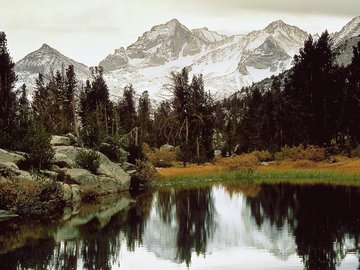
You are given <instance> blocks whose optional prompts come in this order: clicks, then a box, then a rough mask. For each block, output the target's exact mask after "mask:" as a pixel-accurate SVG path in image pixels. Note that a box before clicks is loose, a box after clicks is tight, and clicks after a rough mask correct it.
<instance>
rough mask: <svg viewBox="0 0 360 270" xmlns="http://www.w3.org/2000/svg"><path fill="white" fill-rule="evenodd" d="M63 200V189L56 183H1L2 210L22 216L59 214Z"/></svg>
mask: <svg viewBox="0 0 360 270" xmlns="http://www.w3.org/2000/svg"><path fill="white" fill-rule="evenodd" d="M62 198H63V191H62V187H61V185H60V184H59V183H57V182H55V181H50V180H45V181H18V180H6V181H0V209H5V210H9V211H13V212H15V213H16V214H18V215H21V216H43V215H48V214H51V215H53V214H54V215H56V214H59V213H60V212H61V211H60V210H61V209H62V207H63V206H64V201H63V199H62Z"/></svg>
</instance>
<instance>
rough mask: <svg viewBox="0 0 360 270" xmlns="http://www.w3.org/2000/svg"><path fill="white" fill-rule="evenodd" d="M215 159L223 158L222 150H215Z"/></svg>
mask: <svg viewBox="0 0 360 270" xmlns="http://www.w3.org/2000/svg"><path fill="white" fill-rule="evenodd" d="M214 157H215V158H221V150H214Z"/></svg>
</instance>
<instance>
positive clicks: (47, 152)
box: [17, 125, 55, 169]
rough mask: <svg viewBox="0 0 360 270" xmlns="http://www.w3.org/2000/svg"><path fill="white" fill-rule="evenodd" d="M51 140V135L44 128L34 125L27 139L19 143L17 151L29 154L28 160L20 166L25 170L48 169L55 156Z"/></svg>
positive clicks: (26, 136) (27, 134)
mask: <svg viewBox="0 0 360 270" xmlns="http://www.w3.org/2000/svg"><path fill="white" fill-rule="evenodd" d="M50 140H51V135H50V134H49V133H47V132H46V131H45V129H44V128H43V127H42V126H39V125H32V126H31V127H30V128H29V130H28V131H27V133H26V135H25V137H24V138H23V139H22V140H21V141H20V142H18V147H17V149H18V150H20V151H23V152H26V153H28V157H27V159H26V160H25V162H22V163H21V164H20V167H21V168H23V169H30V168H33V169H42V168H46V167H47V165H48V164H49V163H50V162H51V160H52V158H53V157H54V154H55V152H54V149H53V148H52V147H51V144H50Z"/></svg>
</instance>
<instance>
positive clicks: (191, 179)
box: [155, 156, 360, 186]
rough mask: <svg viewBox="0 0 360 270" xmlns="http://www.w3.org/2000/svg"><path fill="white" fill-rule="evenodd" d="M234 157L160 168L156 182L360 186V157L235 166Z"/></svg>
mask: <svg viewBox="0 0 360 270" xmlns="http://www.w3.org/2000/svg"><path fill="white" fill-rule="evenodd" d="M235 164H236V163H235V162H234V160H233V159H231V158H228V159H226V158H223V159H221V160H218V161H216V162H214V163H208V164H205V165H201V166H198V165H189V166H187V167H185V168H184V167H181V164H175V166H174V167H170V168H158V170H157V171H158V174H159V179H158V180H157V181H156V183H155V185H160V186H162V185H186V184H191V183H196V182H200V181H206V182H211V181H243V182H251V183H259V184H260V183H281V182H284V183H285V182H286V183H294V184H333V185H352V186H353V185H356V186H360V159H359V158H354V159H349V158H346V157H343V156H338V157H336V162H332V163H330V162H328V161H322V162H313V161H309V160H297V161H292V160H283V161H272V162H262V163H257V164H250V165H249V164H247V165H246V166H240V167H239V168H236V167H235V169H234V166H235Z"/></svg>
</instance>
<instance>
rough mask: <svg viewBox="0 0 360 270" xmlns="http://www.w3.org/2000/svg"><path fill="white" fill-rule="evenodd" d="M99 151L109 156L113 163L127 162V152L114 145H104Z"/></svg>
mask: <svg viewBox="0 0 360 270" xmlns="http://www.w3.org/2000/svg"><path fill="white" fill-rule="evenodd" d="M99 151H100V152H101V153H103V154H104V155H105V156H107V157H108V158H109V159H110V160H111V161H113V162H117V163H123V162H126V161H127V154H128V153H127V152H126V151H125V150H123V149H122V148H121V147H119V146H117V145H116V144H113V143H102V144H101V145H100V147H99Z"/></svg>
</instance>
